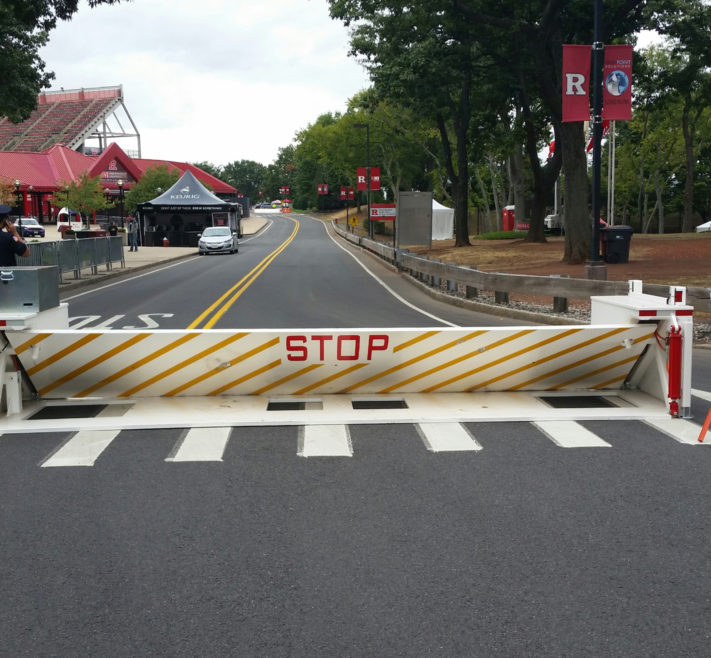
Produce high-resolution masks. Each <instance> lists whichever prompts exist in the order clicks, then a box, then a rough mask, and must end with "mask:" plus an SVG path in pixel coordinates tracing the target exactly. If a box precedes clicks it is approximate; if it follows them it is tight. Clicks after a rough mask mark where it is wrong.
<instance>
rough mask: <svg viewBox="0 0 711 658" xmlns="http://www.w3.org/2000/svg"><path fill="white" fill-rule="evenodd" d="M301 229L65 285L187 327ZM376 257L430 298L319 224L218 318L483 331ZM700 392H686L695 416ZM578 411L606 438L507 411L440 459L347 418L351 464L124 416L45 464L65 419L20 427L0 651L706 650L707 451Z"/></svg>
mask: <svg viewBox="0 0 711 658" xmlns="http://www.w3.org/2000/svg"><path fill="white" fill-rule="evenodd" d="M292 233H293V224H292V223H291V222H289V221H288V220H282V221H278V222H275V223H274V224H273V225H272V227H271V228H270V229H269V230H268V231H267V232H265V233H264V234H263V235H262V236H259V237H258V238H255V239H254V240H252V241H250V242H247V243H245V244H244V245H243V246H241V248H240V252H239V254H238V255H235V256H224V257H210V258H205V257H203V258H195V259H192V260H188V261H186V262H183V263H181V264H179V265H177V266H174V267H171V268H169V269H165V270H163V271H162V272H159V273H156V274H149V275H146V276H143V277H140V278H133V277H131V280H130V281H125V282H121V283H117V285H112V287H110V288H104V289H103V290H100V291H98V292H88V294H84V295H81V296H74V295H76V293H72V295H70V296H74V298H73V299H70V301H69V303H70V315H71V316H72V318H74V320H73V322H75V323H77V322H86V325H85V326H97V325H99V324H102V323H103V324H106V323H108V325H109V326H114V327H117V328H118V327H120V326H124V325H137V324H138V323H139V322H144V321H145V320H146V316H148V318H147V319H148V320H149V321H153V322H156V323H157V324H159V326H161V327H164V328H169V327H186V326H188V325H190V324H193V323H195V322H196V321H197V320H198V318H199V317H200V316H201V315H202V314H203V312H204V311H205V310H206V309H207V308H209V307H210V306H211V305H212V304H213V303H214V302H216V301H217V300H218V299H219V298H220V297H221V296H222V295H223V293H225V292H226V291H228V290H230V289H231V288H232V286H234V285H235V284H236V283H237V282H238V281H240V280H241V279H242V278H243V277H245V276H247V279H246V281H249V279H250V276H253V275H254V274H256V272H257V271H258V270H259V267H260V263H262V264H264V262H265V259H268V258H270V257H271V255H273V254H274V253H275V251H276V250H278V249H279V248H280V247H281V246H282V245H284V243H285V242H286V241H287V240H289V237H290V236H291V235H292ZM366 262H367V264H368V267H369V268H370V269H371V270H372V271H373V272H374V273H375V274H378V275H380V276H381V277H382V281H383V282H384V283H385V284H387V285H388V286H390V287H391V288H392V289H393V290H394V291H396V292H397V293H399V294H402V295H405V294H406V295H407V301H408V302H409V303H410V304H412V306H414V307H416V308H413V307H412V306H408V305H406V304H405V303H403V302H401V301H399V300H398V299H397V298H395V297H393V296H392V295H390V293H389V292H387V290H386V289H385V288H384V287H383V285H382V283H379V282H378V281H376V280H375V279H374V278H373V277H372V276H371V275H370V274H368V273H366V272H365V271H364V270H363V269H362V268H361V267H360V266H359V265H357V263H355V261H354V260H353V259H352V258H351V256H349V255H348V254H346V253H345V252H343V251H342V250H341V249H339V248H338V247H337V246H336V245H334V244H332V243H331V242H330V240H329V239H328V238H327V237H326V236H325V233H324V230H323V227H321V226H319V225H318V224H316V223H315V222H311V221H310V220H302V221H301V225H300V227H299V230H298V233H297V234H296V236H295V238H294V239H293V240H292V241H291V242H290V243H289V244H288V245H287V246H286V247H285V248H284V250H283V251H282V252H280V253H279V254H278V255H276V257H275V258H274V260H273V261H271V262H270V264H269V265H268V266H267V267H266V269H264V271H263V272H261V273H259V275H258V276H257V277H256V278H255V279H254V280H253V281H252V282H251V283H249V284H248V285H245V284H242V285H241V286H239V287H238V288H237V289H235V290H234V291H233V292H232V293H231V295H232V296H234V294H236V293H238V292H240V290H241V291H242V292H241V293H240V295H239V297H238V298H237V299H236V300H235V302H234V303H233V304H232V305H231V306H229V308H227V309H226V310H225V312H224V314H223V315H221V316H220V317H219V318H218V319H217V320H216V324H215V326H218V327H219V326H225V327H227V326H229V327H233V326H237V327H260V326H263V327H275V328H276V327H290V326H293V327H299V326H303V327H347V326H368V325H371V323H372V326H406V325H407V326H431V325H435V326H436V325H438V324H439V325H441V322H440V320H443V321H446V322H451V323H455V324H470V325H476V324H479V322H478V321H477V320H474V319H472V317H473V316H471V315H470V314H468V312H466V311H463V310H460V309H454V308H448V307H446V306H444V305H442V304H438V303H435V302H432V300H430V299H429V298H427V297H426V296H424V295H421V294H420V293H418V292H413V291H410V292H409V293H408V289H410V288H411V286H407V285H406V284H405V283H404V282H403V281H401V280H400V279H399V277H398V276H397V275H396V274H394V273H392V272H390V271H389V270H387V269H386V268H381V267H380V266H378V265H377V263H375V261H371V260H370V259H367V260H366ZM250 273H252V274H251V275H250ZM246 281H245V283H246ZM228 299H229V297H228ZM222 308H223V306H220V309H222ZM417 308H421V309H422V310H423V311H425V312H426V313H430V314H431V315H434V316H435V318H439V319H440V320H436V319H435V318H433V317H431V316H428V315H424V314H423V313H422V312H421V311H418V310H416V309H417ZM148 314H150V315H148ZM82 316H83V317H82ZM117 316H121V317H120V318H117ZM140 316H144V317H143V320H141V319H140ZM91 317H93V318H94V319H89V318H91ZM214 317H215V314H214V312H213V313H211V314H210V315H209V316H206V317H205V318H203V319H202V320H200V323H199V324H200V325H201V326H203V325H204V324H205V323H207V322H210V321H212V319H213V318H214ZM112 318H117V319H115V320H114V319H112ZM488 322H490V323H494V322H497V323H502V324H507V322H506V321H505V320H502V319H500V318H488ZM710 355H711V352H708V351H701V350H699V351H697V352H696V353H695V357H694V360H695V371H694V387H695V388H696V389H700V390H701V391H702V392H703V391H710V390H711V386H710V382H711V359H710V358H709V357H710ZM185 403H186V404H189V401H186V402H185ZM709 404H711V402H709V401H707V400H705V399H703V398H701V397H698V396H695V397H694V398H693V405H692V412H693V413H694V415H695V417H696V419H697V421H698V422H701V420H702V419H703V417H704V416H705V414H706V412H707V411H708V408H709ZM582 426H583V427H584V428H585V429H587V430H588V431H590V432H592V433H594V434H595V435H597V436H599V437H600V438H601V439H603V440H604V441H606V442H607V443H608V444H609V446H608V447H598V448H576V449H570V448H563V447H560V446H559V445H556V444H555V443H554V442H553V441H551V440H550V439H549V438H548V437H547V436H546V435H545V434H544V433H543V432H542V431H541V430H540V429H539V428H538V427H536V426H535V425H534V424H532V423H513V422H506V421H505V420H502V422H497V423H471V424H468V425H467V429H468V431H469V432H470V433H471V435H472V436H473V437H475V438H476V440H477V442H478V443H479V444H480V447H481V449H480V450H472V451H463V452H439V453H437V452H431V451H429V450H428V449H427V448H426V446H425V443H424V442H423V440H422V436H421V431H420V430H419V429H418V427H417V426H416V425H415V424H412V425H409V424H402V425H356V426H353V427H350V428H349V438H350V441H351V443H352V447H353V455H352V457H328V458H314V457H310V458H304V457H302V456H299V446H300V445H301V442H302V440H303V436H302V434H301V432H302V430H301V429H300V428H299V427H295V426H291V427H234V428H232V429H231V432H230V434H229V440H228V441H227V443H226V448H225V451H224V454H223V455H222V459H221V460H214V461H209V462H202V463H199V462H190V461H187V462H181V461H177V460H176V459H175V457H176V451H177V450H178V446H179V445H180V444H181V441H182V440H183V439H184V437H185V431H184V430H154V431H149V430H124V431H121V432H120V433H119V434H118V436H117V437H116V438H115V439H114V440H113V441H112V442H111V443H110V445H109V446H108V448H107V449H106V450H105V451H104V452H103V453H102V454H101V456H100V458H99V459H97V461H96V463H95V464H94V465H93V466H90V467H50V466H47V465H46V464H47V463H48V462H47V460H48V459H49V458H51V456H52V455H53V454H56V451H57V449H58V448H59V447H61V445H62V444H63V442H64V441H65V440H66V439H67V438H68V436H67V435H62V434H56V433H48V434H43V435H29V436H28V435H24V434H23V435H19V434H18V435H4V436H2V437H0V501H1V502H0V523H1V526H0V527H2V542H1V543H0V565H1V566H0V569H1V570H2V584H3V586H2V591H3V594H2V600H1V602H0V612H1V613H2V614H0V653H2V655H7V656H155V655H161V656H163V655H166V656H195V655H208V656H236V655H237V656H430V655H439V656H459V655H461V656H668V655H694V656H696V655H698V656H701V655H706V654H707V653H708V646H709V640H710V639H711V621H709V612H711V567H710V566H709V560H708V559H707V558H706V552H707V543H708V537H709V527H710V521H711V519H710V514H709V507H708V494H707V491H706V488H707V485H708V481H709V477H708V473H709V470H710V467H711V451H709V450H707V449H706V446H691V445H686V444H682V443H678V442H676V441H674V440H673V439H671V438H670V437H668V436H666V435H663V434H661V433H659V432H657V431H656V430H654V429H652V428H650V427H649V426H648V425H646V424H644V423H642V422H637V421H615V422H612V421H608V420H605V419H604V416H602V417H601V420H599V421H594V422H585V423H582Z"/></svg>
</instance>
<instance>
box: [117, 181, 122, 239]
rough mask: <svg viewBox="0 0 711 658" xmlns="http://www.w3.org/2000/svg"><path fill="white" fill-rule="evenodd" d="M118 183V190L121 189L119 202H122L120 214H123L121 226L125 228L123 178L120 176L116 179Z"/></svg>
mask: <svg viewBox="0 0 711 658" xmlns="http://www.w3.org/2000/svg"><path fill="white" fill-rule="evenodd" d="M116 185H118V191H119V204H120V208H121V210H120V215H121V227H122V228H123V179H121V178H119V179H118V180H117V181H116Z"/></svg>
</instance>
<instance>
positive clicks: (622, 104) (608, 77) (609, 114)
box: [602, 46, 632, 121]
mask: <svg viewBox="0 0 711 658" xmlns="http://www.w3.org/2000/svg"><path fill="white" fill-rule="evenodd" d="M604 61H605V64H604V67H603V75H602V79H603V89H602V118H603V119H608V120H611V121H629V120H630V119H632V46H605V60H604Z"/></svg>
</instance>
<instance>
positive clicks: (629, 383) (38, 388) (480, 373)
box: [0, 282, 692, 416]
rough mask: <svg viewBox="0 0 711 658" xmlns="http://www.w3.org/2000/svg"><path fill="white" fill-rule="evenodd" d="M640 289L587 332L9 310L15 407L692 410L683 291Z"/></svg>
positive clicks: (5, 328) (11, 405)
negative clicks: (455, 396)
mask: <svg viewBox="0 0 711 658" xmlns="http://www.w3.org/2000/svg"><path fill="white" fill-rule="evenodd" d="M641 285H642V284H641V282H631V283H630V293H629V294H628V295H624V296H612V297H600V298H594V299H593V304H592V313H591V324H590V325H580V326H571V325H566V326H558V327H556V326H550V325H546V326H535V327H530V326H529V327H515V326H514V327H499V328H489V327H486V328H476V327H474V328H451V327H446V328H443V327H435V328H430V329H408V328H403V329H352V330H342V329H339V330H333V329H313V330H303V329H299V330H245V331H242V330H236V329H223V330H214V329H212V330H143V331H134V330H93V331H92V330H90V329H88V330H73V329H69V328H67V327H68V319H67V308H66V305H64V304H61V305H59V306H58V307H56V308H54V309H49V310H47V311H44V312H39V313H34V314H22V313H17V314H5V319H0V329H2V336H3V343H4V350H3V354H4V357H3V366H2V372H1V374H2V381H3V387H4V389H5V399H6V400H7V403H6V406H7V411H8V413H17V412H18V410H19V408H21V399H22V395H21V394H20V390H19V387H20V380H24V381H26V382H29V383H28V388H29V391H26V394H30V393H31V394H33V395H35V396H39V398H42V399H68V398H72V399H96V398H99V399H121V398H124V399H125V398H145V397H181V396H220V395H232V396H243V395H264V394H279V395H290V396H300V395H307V394H309V395H312V394H353V393H357V394H389V393H423V394H427V393H462V392H484V391H487V392H499V391H581V390H586V391H590V390H597V391H602V390H614V389H621V388H634V389H639V390H642V391H645V392H646V393H648V394H650V395H653V396H654V397H656V398H659V399H662V400H665V401H666V403H667V406H668V409H669V412H670V414H671V415H672V416H679V415H684V414H685V413H688V409H689V406H690V390H691V336H692V326H691V322H692V309H691V307H689V306H687V305H686V304H685V297H684V295H685V291H684V289H683V288H680V289H672V290H671V291H670V298H669V299H664V298H659V297H653V296H650V295H644V294H642V293H641V292H640V291H641ZM0 318H2V315H0ZM675 337H676V338H675ZM670 341H672V342H671V343H670ZM675 343H676V346H675V347H670V345H674V344H675Z"/></svg>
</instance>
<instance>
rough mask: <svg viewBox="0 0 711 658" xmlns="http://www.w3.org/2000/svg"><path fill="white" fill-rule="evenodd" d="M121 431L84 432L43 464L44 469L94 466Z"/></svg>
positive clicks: (78, 433)
mask: <svg viewBox="0 0 711 658" xmlns="http://www.w3.org/2000/svg"><path fill="white" fill-rule="evenodd" d="M120 431H121V430H83V431H81V432H77V433H76V434H74V435H73V436H72V437H71V438H70V439H69V440H68V441H67V442H66V443H64V444H62V445H61V446H60V447H59V449H58V450H57V451H56V452H55V453H54V454H52V455H51V456H50V457H49V458H48V459H46V460H45V461H44V462H43V463H42V467H53V466H93V465H94V462H95V461H96V460H97V459H98V458H99V456H100V455H101V453H102V452H104V450H106V448H108V447H109V444H110V443H111V442H112V441H113V440H114V439H115V438H116V436H117V435H118V433H119V432H120Z"/></svg>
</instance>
